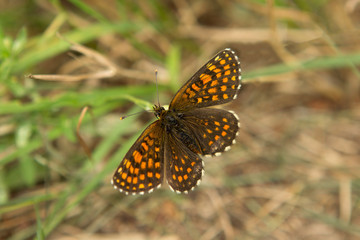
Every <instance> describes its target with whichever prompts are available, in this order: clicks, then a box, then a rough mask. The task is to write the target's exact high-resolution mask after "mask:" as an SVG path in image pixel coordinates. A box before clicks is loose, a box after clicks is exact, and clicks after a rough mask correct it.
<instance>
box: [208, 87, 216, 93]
mask: <svg viewBox="0 0 360 240" xmlns="http://www.w3.org/2000/svg"><path fill="white" fill-rule="evenodd" d="M216 91H217V90H216V88H210V89H209V90H208V93H210V94H213V93H216Z"/></svg>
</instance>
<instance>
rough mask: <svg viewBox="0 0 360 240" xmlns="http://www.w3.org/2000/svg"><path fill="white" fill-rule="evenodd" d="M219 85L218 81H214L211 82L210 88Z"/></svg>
mask: <svg viewBox="0 0 360 240" xmlns="http://www.w3.org/2000/svg"><path fill="white" fill-rule="evenodd" d="M218 84H219V81H218V80H214V81H212V82H211V84H210V86H211V87H213V86H215V85H218Z"/></svg>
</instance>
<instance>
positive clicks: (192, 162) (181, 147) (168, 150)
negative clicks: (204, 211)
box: [164, 133, 203, 193]
mask: <svg viewBox="0 0 360 240" xmlns="http://www.w3.org/2000/svg"><path fill="white" fill-rule="evenodd" d="M177 135H178V134H176V133H174V134H172V135H170V134H169V135H168V136H167V141H165V147H164V148H165V161H166V171H165V172H166V179H167V182H168V184H169V186H170V188H171V189H172V190H173V191H175V192H177V193H187V192H188V191H190V190H192V189H193V188H194V187H195V186H196V185H197V184H199V183H200V180H201V177H202V175H203V162H202V159H201V158H200V156H199V155H198V154H197V153H194V152H193V151H191V150H190V149H189V148H188V146H186V145H185V144H184V143H183V142H182V141H181V140H180V139H179V136H177Z"/></svg>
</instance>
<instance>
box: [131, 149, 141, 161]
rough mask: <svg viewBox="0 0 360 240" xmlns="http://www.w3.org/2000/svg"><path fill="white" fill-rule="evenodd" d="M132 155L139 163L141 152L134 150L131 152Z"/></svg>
mask: <svg viewBox="0 0 360 240" xmlns="http://www.w3.org/2000/svg"><path fill="white" fill-rule="evenodd" d="M133 157H134V160H135V162H136V163H140V162H141V159H142V157H143V156H142V155H141V153H139V152H138V151H136V150H135V151H134V153H133Z"/></svg>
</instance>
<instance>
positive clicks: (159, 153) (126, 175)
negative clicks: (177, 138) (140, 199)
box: [112, 120, 164, 194]
mask: <svg viewBox="0 0 360 240" xmlns="http://www.w3.org/2000/svg"><path fill="white" fill-rule="evenodd" d="M162 138H163V129H162V127H161V122H160V121H159V120H157V121H155V122H154V123H152V124H151V125H150V126H149V127H147V128H146V129H145V130H144V132H143V133H142V134H141V135H140V137H139V138H138V139H137V140H136V142H135V143H134V145H133V146H132V147H131V148H130V150H129V151H128V152H127V153H126V155H125V157H124V159H123V160H122V162H121V163H120V165H119V167H118V168H117V170H116V171H115V174H114V176H113V179H112V184H113V186H114V187H115V188H117V189H119V190H120V192H125V193H127V194H128V193H132V194H136V193H144V192H150V191H152V190H153V189H154V188H156V187H159V186H160V184H161V183H162V181H163V172H164V169H163V167H164V149H163V144H162V143H163V139H162Z"/></svg>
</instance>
